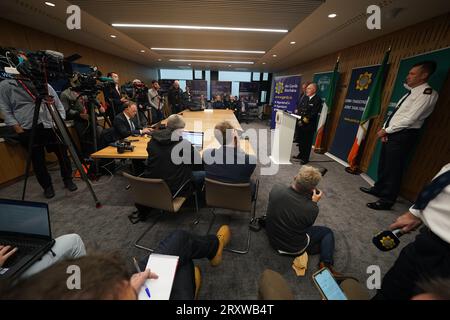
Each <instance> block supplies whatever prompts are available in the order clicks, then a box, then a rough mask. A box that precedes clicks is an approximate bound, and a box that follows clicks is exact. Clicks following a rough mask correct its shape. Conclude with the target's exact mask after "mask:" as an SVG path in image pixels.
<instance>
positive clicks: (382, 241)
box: [372, 229, 404, 251]
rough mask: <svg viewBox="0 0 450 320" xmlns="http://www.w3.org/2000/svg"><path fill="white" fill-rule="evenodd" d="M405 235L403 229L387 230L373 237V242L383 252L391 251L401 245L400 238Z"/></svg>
mask: <svg viewBox="0 0 450 320" xmlns="http://www.w3.org/2000/svg"><path fill="white" fill-rule="evenodd" d="M402 235H404V233H403V232H402V230H401V229H395V230H393V231H391V230H386V231H382V232H380V233H378V234H377V235H376V236H375V237H373V239H372V242H373V244H374V245H375V247H377V248H378V249H379V250H381V251H391V250H393V249H395V248H397V247H398V245H399V244H400V237H401V236H402Z"/></svg>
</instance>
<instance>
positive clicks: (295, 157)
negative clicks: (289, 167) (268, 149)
mask: <svg viewBox="0 0 450 320" xmlns="http://www.w3.org/2000/svg"><path fill="white" fill-rule="evenodd" d="M292 159H296V160H300V154H298V155H296V156H293V157H292Z"/></svg>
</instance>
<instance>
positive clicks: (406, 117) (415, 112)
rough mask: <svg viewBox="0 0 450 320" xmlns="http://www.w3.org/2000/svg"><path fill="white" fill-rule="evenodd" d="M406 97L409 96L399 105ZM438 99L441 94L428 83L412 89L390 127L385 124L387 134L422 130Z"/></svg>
mask: <svg viewBox="0 0 450 320" xmlns="http://www.w3.org/2000/svg"><path fill="white" fill-rule="evenodd" d="M406 96H407V94H406V95H404V96H403V97H402V98H401V99H400V100H399V102H398V104H399V103H400V102H401V101H402V100H403V99H404V98H405V97H406ZM438 98H439V94H438V93H437V92H436V91H435V90H433V89H432V88H431V87H430V85H429V84H428V83H424V84H422V85H420V86H418V87H415V88H413V89H411V94H410V95H409V96H408V97H407V98H406V100H405V101H404V102H403V103H402V105H401V106H400V109H399V110H397V112H396V113H395V115H394V116H393V117H392V119H391V121H390V123H389V127H387V128H386V123H385V124H384V126H383V128H384V129H385V131H386V133H388V134H392V133H395V132H398V131H401V130H404V129H420V128H421V127H422V125H423V123H424V122H425V120H426V118H428V117H429V116H430V114H431V113H432V112H433V110H434V106H435V105H436V102H437V100H438ZM398 104H397V107H398ZM386 122H387V121H386Z"/></svg>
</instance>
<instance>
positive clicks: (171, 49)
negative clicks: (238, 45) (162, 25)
mask: <svg viewBox="0 0 450 320" xmlns="http://www.w3.org/2000/svg"><path fill="white" fill-rule="evenodd" d="M151 49H152V50H155V51H197V52H226V53H258V54H264V53H266V52H265V51H256V50H226V49H184V48H151Z"/></svg>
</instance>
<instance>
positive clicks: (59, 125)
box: [45, 101, 102, 208]
mask: <svg viewBox="0 0 450 320" xmlns="http://www.w3.org/2000/svg"><path fill="white" fill-rule="evenodd" d="M45 104H46V106H47V108H48V110H49V111H50V114H51V115H52V118H53V121H54V122H55V124H56V127H57V129H58V131H59V134H60V135H61V138H62V139H63V141H64V143H65V144H66V146H67V147H68V149H69V152H70V154H71V155H72V159H73V161H74V162H75V166H76V167H77V169H78V171H79V172H80V175H81V178H82V179H83V180H84V181H85V182H86V185H87V187H88V189H89V191H90V192H91V194H92V197H93V198H94V201H95V205H96V207H97V208H101V206H102V205H101V203H100V201H99V200H98V198H97V195H96V194H95V191H94V189H93V188H92V184H91V182H90V181H89V178H88V176H87V174H86V172H84V170H83V166H82V164H81V161H80V159H79V158H78V154H77V151H76V149H75V146H74V144H73V142H72V139H71V138H70V136H69V133H68V131H67V127H66V124H65V123H64V121H63V120H62V118H61V116H60V114H59V112H58V111H57V110H56V109H55V106H54V105H53V104H52V103H49V102H48V101H46V103H45Z"/></svg>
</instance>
